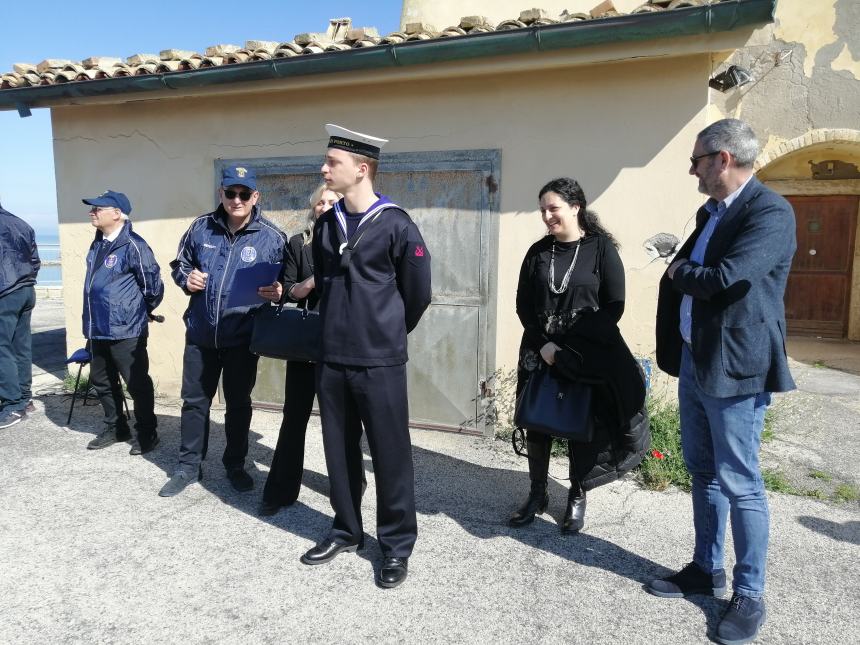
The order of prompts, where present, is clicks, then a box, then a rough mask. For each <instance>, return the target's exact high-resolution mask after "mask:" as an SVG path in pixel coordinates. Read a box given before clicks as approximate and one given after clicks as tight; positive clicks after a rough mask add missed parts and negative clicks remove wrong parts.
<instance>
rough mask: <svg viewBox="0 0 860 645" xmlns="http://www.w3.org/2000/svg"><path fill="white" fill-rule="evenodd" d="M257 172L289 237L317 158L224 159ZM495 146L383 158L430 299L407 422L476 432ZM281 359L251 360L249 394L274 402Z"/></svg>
mask: <svg viewBox="0 0 860 645" xmlns="http://www.w3.org/2000/svg"><path fill="white" fill-rule="evenodd" d="M236 163H239V164H242V165H248V166H252V167H254V168H255V169H256V171H257V177H258V184H259V189H260V193H261V195H262V199H261V202H262V207H263V210H264V213H265V214H266V216H267V217H269V218H270V219H272V220H273V221H275V222H276V223H277V224H278V225H279V226H281V227H282V228H283V230H284V231H285V232H287V233H288V234H289V235H292V234H295V233H297V232H299V231H300V230H302V227H303V226H304V221H305V217H306V214H307V211H308V201H307V199H308V196H309V195H310V193H311V192H312V191H313V190H314V188H315V187H316V186H317V184H318V182H319V180H320V175H319V167H320V165H321V163H322V159H321V156H320V157H288V158H276V159H229V160H218V161H217V162H216V168H215V170H216V177H220V171H221V168H222V167H223V166H224V165H227V164H236ZM498 181H499V153H498V151H494V150H475V151H445V152H422V153H393V154H388V155H385V157H384V158H383V160H382V165H381V167H380V172H379V176H378V177H377V182H376V184H377V190H378V191H379V192H382V193H384V194H386V195H388V196H389V197H390V198H391V199H392V201H394V202H395V203H397V204H399V205H400V206H402V207H403V208H405V209H406V210H407V211H408V212H409V214H410V215H411V217H412V218H413V219H414V220H415V221H416V223H417V224H418V226H419V228H420V229H421V232H422V235H423V236H424V239H425V241H426V242H427V245H428V247H429V249H430V253H431V255H432V257H433V301H432V303H431V305H430V308H429V309H428V311H427V312H426V313H425V314H424V317H423V318H422V320H421V323H420V324H419V325H418V328H417V329H416V330H415V331H413V332H412V333H411V334H410V335H409V370H408V374H409V411H410V418H411V420H412V423H413V424H415V425H420V426H425V427H438V428H444V429H456V430H463V431H467V432H469V431H471V432H485V431H486V428H485V427H484V424H483V421H481V420H479V419H480V414H479V413H480V410H479V404H480V402H479V400H478V394H479V391H478V386H479V382H480V381H481V378H482V376H483V375H485V374H489V373H491V372H492V371H493V369H494V366H495V356H494V353H495V331H494V322H495V319H494V304H493V305H492V306H491V303H494V302H495V279H494V272H493V271H491V267H493V266H495V265H496V252H497V236H498V221H497V214H498ZM283 392H284V363H283V362H282V361H274V360H268V359H264V360H261V361H260V368H259V373H258V377H257V385H256V387H255V389H254V400H255V402H256V403H258V404H275V405H280V403H281V402H282V401H283Z"/></svg>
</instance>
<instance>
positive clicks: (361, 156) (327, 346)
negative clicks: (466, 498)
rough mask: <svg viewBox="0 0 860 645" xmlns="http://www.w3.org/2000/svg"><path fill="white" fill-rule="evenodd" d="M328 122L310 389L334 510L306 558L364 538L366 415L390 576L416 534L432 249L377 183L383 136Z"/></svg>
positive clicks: (326, 555)
mask: <svg viewBox="0 0 860 645" xmlns="http://www.w3.org/2000/svg"><path fill="white" fill-rule="evenodd" d="M326 130H327V131H328V134H329V135H330V138H329V142H328V150H327V151H326V156H325V163H324V164H323V166H322V168H321V172H322V176H323V180H324V181H325V183H326V185H327V186H328V187H329V188H330V189H331V190H333V191H336V192H339V193H341V194H343V195H344V197H343V198H342V199H341V200H340V201H338V202H337V203H336V204H335V206H334V208H332V209H331V210H329V211H327V212H326V213H324V214H323V215H321V216H320V218H319V219H318V220H317V222H316V225H315V227H314V237H313V259H314V276H315V277H314V280H315V282H316V285H317V286H316V288H317V289H318V290H319V291H320V292H321V293H320V315H321V318H322V326H323V340H322V361H321V362H320V364H319V367H318V373H317V378H318V388H317V397H318V399H319V404H320V413H321V417H322V431H323V445H324V447H325V456H326V464H327V466H328V472H329V481H330V491H331V492H330V496H331V505H332V508H333V509H334V522H333V524H332V527H331V529H330V530H329V532H328V534H327V535H326V536H325V538H324V539H323V540H322V541H321V542H320V543H319V544H318V545H317V546H315V547H313V548H312V549H310V550H309V551H308V552H307V553H305V554H304V555H303V556H302V562H304V563H305V564H310V565H313V564H323V563H326V562H329V561H331V560H332V559H333V558H334V557H335V556H337V555H338V554H339V553H341V552H349V551H355V550H356V549H358V548H360V547H361V545H362V542H363V535H364V533H363V526H362V520H361V496H362V492H363V490H362V489H363V463H362V454H361V445H360V442H361V426H362V425H363V426H364V430H365V431H366V432H367V439H368V443H369V445H370V453H371V457H372V459H373V465H374V475H375V478H376V500H377V539H378V540H379V545H380V548H381V549H382V555H383V558H384V560H383V563H382V566H381V567H380V569H379V573H378V575H377V578H376V582H377V584H379V585H380V586H382V587H396V586H397V585H399V584H400V583H402V582H403V581H404V580H405V579H406V574H407V563H408V558H409V556H410V555H411V553H412V549H413V546H414V544H415V539H416V536H417V524H416V518H415V492H414V474H413V466H412V445H411V441H410V437H409V409H408V405H407V392H406V361H407V353H406V335H407V333H409V332H410V331H412V330H413V329H414V328H415V326H416V325H417V324H418V321H419V320H420V318H421V315H422V314H423V313H424V311H425V310H426V309H427V306H428V305H429V304H430V252H429V251H428V249H427V245H426V244H425V243H424V240H423V238H422V237H421V233H420V232H419V230H418V227H417V226H416V225H415V223H414V222H413V221H412V220H411V219H410V217H409V215H407V214H406V212H405V211H404V210H403V209H402V208H400V207H399V206H397V205H396V204H394V203H393V202H392V201H391V200H390V199H388V197H385V196H384V195H380V194H378V193H375V192H374V190H373V180H374V177H375V175H376V171H377V166H378V163H379V153H380V149H381V148H382V146H384V145H385V144H386V143H388V142H387V141H386V140H385V139H380V138H378V137H373V136H370V135H366V134H361V133H359V132H353V131H351V130H347V129H346V128H342V127H340V126H337V125H333V124H328V125H326ZM356 419H360V421H361V424H358V423H355V420H356Z"/></svg>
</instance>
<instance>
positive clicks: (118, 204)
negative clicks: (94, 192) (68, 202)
mask: <svg viewBox="0 0 860 645" xmlns="http://www.w3.org/2000/svg"><path fill="white" fill-rule="evenodd" d="M81 201H82V202H83V203H84V204H86V205H88V206H98V207H99V208H118V209H119V210H120V212H122V213H124V214H126V215H131V202H130V201H128V197H126V196H125V194H124V193H118V192H116V191H115V190H106V191H105V192H103V193H102V194H101V195H99V196H98V197H90V198H89V199H82V200H81Z"/></svg>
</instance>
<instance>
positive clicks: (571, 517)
mask: <svg viewBox="0 0 860 645" xmlns="http://www.w3.org/2000/svg"><path fill="white" fill-rule="evenodd" d="M583 526H585V491H580V490H576V491H574V490H571V492H570V493H569V494H568V496H567V509H566V510H565V512H564V519H563V520H562V521H561V532H562V533H579V532H580V531H581V530H582V527H583Z"/></svg>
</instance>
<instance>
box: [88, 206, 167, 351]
mask: <svg viewBox="0 0 860 645" xmlns="http://www.w3.org/2000/svg"><path fill="white" fill-rule="evenodd" d="M163 297H164V283H162V281H161V275H160V268H159V266H158V262H156V261H155V256H154V255H153V254H152V249H150V248H149V245H148V244H147V243H146V241H145V240H144V239H143V238H142V237H141V236H140V235H138V234H137V233H135V232H134V231H132V230H131V222H129V221H126V222H125V224H123V227H122V230H121V231H120V233H119V235H118V236H117V237H116V239H115V240H114V241H113V242H105V241H104V235H103V234H102V232H101V231H97V232H96V237H95V239H94V240H93V243H92V244H91V245H90V250H89V251H88V252H87V276H86V279H85V280H84V316H83V318H84V336H86V337H87V338H89V339H91V340H122V339H124V338H137V337H138V336H145V335H146V334H147V333H149V319H148V318H147V315H148V314H149V313H150V312H151V311H152V310H153V309H155V308H156V307H157V306H158V305H159V304H160V303H161V299H162V298H163Z"/></svg>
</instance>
